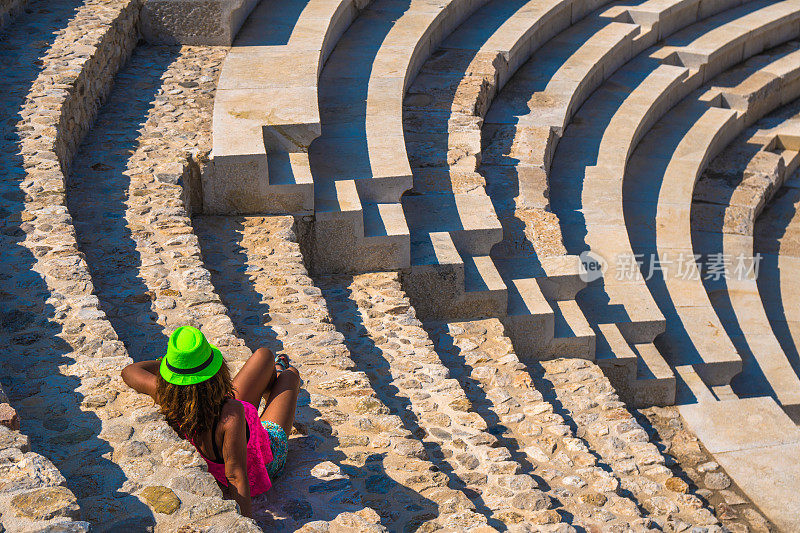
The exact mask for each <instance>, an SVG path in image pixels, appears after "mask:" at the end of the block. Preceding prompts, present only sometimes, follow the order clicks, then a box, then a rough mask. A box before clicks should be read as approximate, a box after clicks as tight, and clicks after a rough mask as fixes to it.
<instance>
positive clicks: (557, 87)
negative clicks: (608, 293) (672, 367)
mask: <svg viewBox="0 0 800 533" xmlns="http://www.w3.org/2000/svg"><path fill="white" fill-rule="evenodd" d="M730 4H733V3H730ZM675 5H676V3H674V2H673V3H663V2H662V3H659V4H657V5H656V4H655V3H653V4H651V3H649V2H646V3H644V4H642V5H641V6H639V7H640V8H641V9H643V10H645V11H648V12H653V13H661V12H663V15H662V16H663V18H664V20H665V25H663V26H662V29H661V30H660V31H662V32H663V35H667V34H669V33H671V32H672V31H674V30H675V29H677V28H678V27H680V26H679V25H676V24H675V23H674V22H673V19H674V18H675V15H674V12H675V10H674V9H673V8H674V6H675ZM727 6H728V4H727V3H726V4H720V5H716V7H715V9H716V10H722V9H725V8H726V7H727ZM695 7H696V3H695ZM627 9H629V8H625V7H619V6H617V7H614V8H601V9H598V10H597V11H595V12H594V13H592V14H591V15H589V16H588V17H586V18H585V19H584V20H582V21H580V22H579V23H577V24H575V25H573V26H572V27H570V28H569V29H567V30H566V31H564V32H562V33H560V34H558V36H557V37H555V38H554V39H552V40H551V41H549V42H548V43H547V46H544V47H542V48H541V49H540V50H539V51H537V52H535V53H534V55H533V57H532V58H531V60H530V61H529V62H528V63H527V64H526V65H524V66H523V67H522V68H521V69H520V70H519V71H518V72H517V74H516V75H515V76H514V77H513V78H512V81H511V83H510V84H509V85H508V86H507V87H506V88H505V89H504V90H503V92H502V93H501V96H500V98H499V99H497V100H496V101H495V102H494V104H493V105H492V106H491V108H490V110H489V112H488V114H487V116H486V123H485V124H484V126H483V132H482V134H483V152H482V165H481V167H480V169H479V170H480V172H481V174H482V175H483V176H484V177H485V178H486V182H487V190H488V192H489V195H490V197H491V198H492V201H493V203H494V206H495V208H496V210H497V212H498V214H499V215H500V221H501V223H502V225H503V228H504V240H503V242H502V244H501V245H500V246H498V247H496V248H495V250H494V252H493V259H494V260H495V262H496V264H497V265H498V268H499V270H500V272H501V275H502V276H503V277H504V279H505V280H506V281H507V283H508V284H509V286H511V285H513V284H514V283H513V280H515V279H520V278H521V277H524V276H520V271H522V272H527V274H528V275H529V276H532V277H536V278H537V280H538V282H539V283H540V284H541V285H542V289H543V290H544V292H545V294H546V295H547V297H548V298H549V299H551V300H568V299H572V298H574V297H575V294H576V293H577V292H578V291H579V290H580V289H582V288H583V287H584V286H585V282H583V281H582V280H581V276H580V273H581V269H582V265H581V264H580V261H579V260H578V258H577V257H575V256H569V255H566V250H565V249H564V247H563V245H562V243H561V232H560V228H559V226H558V222H557V220H555V219H554V217H553V215H552V214H550V213H548V210H549V200H548V192H547V181H548V178H547V176H548V174H549V172H550V164H551V160H552V154H553V152H554V151H555V148H556V144H557V142H558V140H559V138H560V136H561V135H562V134H563V130H564V128H565V127H566V125H567V123H568V122H569V120H570V119H571V117H572V115H573V114H574V112H575V111H576V110H577V108H578V107H580V105H581V104H582V103H583V102H584V101H585V100H586V98H588V96H589V94H590V93H591V92H592V91H593V90H594V89H596V88H597V87H598V86H599V85H600V84H601V83H602V82H603V80H604V79H606V78H608V77H609V76H611V75H612V74H613V73H614V72H615V70H616V69H618V68H619V67H620V66H621V65H623V64H624V63H625V62H627V61H628V60H629V59H630V58H631V57H632V56H633V55H635V54H636V53H638V52H639V51H641V50H642V49H643V48H644V47H646V46H647V45H648V44H649V42H650V41H649V40H648V38H644V39H642V38H641V37H642V34H641V32H642V31H644V32H645V34H647V35H650V34H651V33H654V32H655V33H658V31H659V30H658V29H657V25H655V24H653V23H652V20H651V21H650V23H648V24H646V25H645V26H643V27H640V26H639V25H638V24H634V23H631V22H633V21H632V20H631V19H630V17H629V15H628V13H627ZM631 9H632V8H631ZM695 11H697V10H695ZM713 12H714V10H711V11H708V12H704V13H699V12H696V13H694V18H692V19H691V20H690V21H686V22H685V23H684V24H686V23H689V22H694V20H696V19H697V18H698V17H700V16H707V15H708V14H710V13H713ZM656 18H657V17H656ZM614 20H619V21H624V22H615V21H614ZM670 28H672V29H670ZM514 194H516V197H514V196H513V195H514ZM525 256H529V257H525ZM530 256H534V257H530ZM523 265H528V266H523ZM559 278H560V279H559ZM555 280H558V282H555V283H551V282H553V281H555ZM547 285H550V287H547ZM559 285H560V286H561V288H562V289H563V288H564V287H565V286H567V287H570V286H571V287H570V289H568V290H561V291H559V292H560V294H557V295H556V294H551V288H552V287H554V286H555V287H558V286H559ZM589 291H590V292H591V289H590V290H589ZM604 296H605V294H602V295H600V297H601V298H602V297H604ZM589 297H590V296H589ZM576 311H579V309H577V308H576ZM513 315H514V313H509V316H513ZM556 316H558V315H556ZM574 316H575V317H576V318H577V316H578V315H574ZM626 318H629V317H622V318H621V320H625V319H626ZM580 322H581V323H582V326H583V329H584V331H586V332H587V333H589V332H591V330H590V329H589V328H588V324H586V321H585V319H582V317H581V320H580ZM507 327H508V328H509V334H511V335H512V337H514V339H515V342H517V343H518V344H520V343H521V342H522V341H521V340H519V339H518V335H517V334H515V333H516V332H517V328H516V327H515V325H514V324H512V323H511V319H510V318H509V321H508V323H507ZM592 335H594V334H593V333H592V334H591V335H586V336H585V338H587V339H588V338H589V337H590V336H592ZM580 337H581V335H578V336H577V338H580ZM591 342H592V345H591V347H590V350H589V352H588V353H589V354H591V353H592V352H593V349H594V348H593V341H591ZM554 346H557V344H555V345H554ZM560 348H562V347H560ZM518 349H519V351H520V353H521V354H525V353H528V352H527V351H526V350H525V349H523V348H522V347H521V346H520V348H518ZM538 351H539V353H540V355H544V356H546V354H547V351H546V350H544V351H542V350H541V349H540V350H538ZM670 379H672V378H671V377H670V378H668V380H667V381H669V380H670ZM672 381H673V382H674V379H672Z"/></svg>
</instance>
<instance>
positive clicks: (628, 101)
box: [550, 4, 795, 384]
mask: <svg viewBox="0 0 800 533" xmlns="http://www.w3.org/2000/svg"><path fill="white" fill-rule="evenodd" d="M776 6H777V7H776ZM762 10H767V12H768V13H773V14H775V19H776V20H781V21H784V20H788V21H789V22H786V24H790V25H791V24H794V22H792V21H793V20H794V18H793V17H794V16H795V15H794V14H793V13H789V14H786V12H785V11H781V9H780V6H779V5H778V4H775V5H768V6H763V5H756V6H752V5H751V6H746V8H745V7H742V8H738V9H734V10H731V11H729V12H725V13H723V14H721V15H718V16H716V17H712V18H711V19H708V20H707V21H704V22H702V23H700V24H697V25H695V26H692V27H690V28H688V29H686V30H683V31H682V32H679V33H678V34H677V35H675V36H673V37H670V38H668V39H667V40H666V45H665V46H664V47H663V48H658V49H656V50H651V51H648V52H645V53H644V54H643V55H641V56H639V58H637V59H635V60H633V61H631V62H629V63H628V64H627V65H625V66H624V67H623V68H622V69H620V70H619V71H618V72H617V73H616V74H615V75H614V76H612V77H611V78H610V80H609V82H607V83H606V84H604V85H603V86H601V87H600V88H599V89H598V90H597V91H596V92H595V93H594V94H593V95H592V97H591V98H590V99H589V100H588V101H587V104H586V106H585V109H587V111H586V112H585V113H584V112H583V111H581V112H579V113H578V115H576V118H577V119H578V120H579V125H577V126H575V125H573V126H571V127H569V128H567V130H566V131H565V134H564V136H563V138H562V140H561V142H560V143H559V151H558V152H557V154H556V162H555V163H554V164H553V165H554V169H553V172H552V174H551V175H550V187H551V194H550V199H551V202H552V204H553V207H554V211H555V212H556V214H558V215H559V221H560V223H561V227H562V232H563V233H564V235H565V242H566V246H567V249H568V250H570V249H573V250H576V251H580V250H581V249H585V248H583V247H584V246H588V248H589V249H590V250H592V251H593V252H595V253H599V254H600V255H601V256H603V257H605V258H612V259H613V258H615V257H619V256H624V257H628V258H632V257H633V255H632V254H633V250H631V248H630V244H629V242H628V229H627V228H626V225H625V214H624V212H623V198H622V185H623V183H624V180H623V176H625V171H626V167H627V162H628V157H629V156H630V154H631V152H632V151H633V148H635V146H636V144H637V143H638V141H639V140H640V139H641V137H642V136H643V134H644V133H645V132H646V131H647V130H648V129H649V128H650V127H651V126H652V125H653V124H654V123H655V122H656V121H657V120H658V119H659V118H660V116H661V115H662V114H663V113H665V112H666V111H667V110H668V109H669V108H670V107H672V106H673V105H674V104H675V103H676V102H677V101H679V100H680V99H681V98H683V97H684V96H685V95H686V94H687V93H688V92H689V91H690V90H691V89H692V87H696V86H698V84H699V83H701V81H702V79H703V78H702V76H703V74H702V73H703V72H705V70H704V69H705V67H704V66H703V65H701V64H697V65H694V67H696V68H691V69H686V68H683V67H677V66H674V65H669V64H660V65H659V64H658V63H656V62H654V58H660V57H670V56H668V54H666V53H665V51H664V50H672V51H671V52H670V53H671V54H674V53H677V52H675V50H677V48H675V45H674V44H672V43H674V42H681V43H685V44H683V47H682V48H681V50H683V49H692V50H694V49H695V48H698V49H699V48H702V49H704V50H710V49H712V48H713V50H716V51H721V50H728V49H732V48H735V46H736V43H737V42H739V40H740V38H741V35H743V34H747V33H748V32H750V31H751V30H752V25H748V28H749V29H747V30H744V29H741V28H740V26H737V24H742V22H741V20H742V19H745V20H749V19H750V18H751V17H753V16H754V15H753V14H752V13H760V12H761V11H762ZM763 15H764V13H763V12H761V13H760V14H759V17H763ZM758 20H764V18H759V19H758ZM766 20H769V19H766ZM737 21H739V22H737ZM748 24H749V23H748ZM709 26H710V27H714V28H717V29H716V30H715V31H716V33H717V34H719V35H724V36H725V38H720V39H716V40H715V39H711V38H708V37H706V36H707V35H708V34H709V31H708V27H709ZM770 27H771V25H770V24H769V23H766V24H764V25H763V26H760V27H759V28H762V30H761V31H767V30H768V29H769V28H770ZM791 27H794V26H791ZM719 28H722V29H719ZM737 28H740V29H738V30H737ZM756 31H758V30H756ZM726 39H727V40H726ZM696 41H699V42H700V44H697V43H696ZM709 42H711V43H713V44H708V43H709ZM703 47H705V48H703ZM758 51H760V49H759V48H757V47H755V48H754V51H753V53H757V52H758ZM707 55H708V57H709V61H713V62H714V65H715V66H714V67H713V68H715V69H722V68H727V67H730V66H732V65H733V64H734V63H735V62H737V61H738V60H741V56H734V57H732V58H729V59H724V57H723V56H722V55H719V54H716V55H715V54H712V53H710V52H709V53H708V54H707ZM719 58H723V59H719ZM619 87H627V88H628V90H629V91H630V94H629V95H626V94H624V93H623V94H620V93H619V92H618V89H617V88H619ZM587 141H588V142H590V143H592V145H593V146H597V155H596V156H594V155H590V156H588V157H587V152H588V153H589V154H591V152H589V151H588V150H587V149H586V143H587ZM595 143H596V144H595ZM562 154H563V156H562ZM560 156H562V157H565V158H566V159H559V157H560ZM581 157H583V160H582V159H581ZM561 161H563V163H561ZM584 236H585V237H584ZM617 274H618V273H617V272H614V271H613V270H612V269H609V270H607V271H606V273H605V275H604V284H603V286H597V285H596V286H590V287H589V288H587V289H586V290H585V291H584V292H583V293H582V294H581V295H580V297H579V301H580V302H581V303H582V304H583V305H584V306H585V309H586V311H587V313H588V314H589V316H590V321H592V322H595V323H603V322H614V323H619V324H620V330H621V332H622V333H623V335H624V336H625V338H626V339H627V340H628V341H629V342H630V343H632V344H645V345H646V344H648V343H650V342H652V341H653V339H654V338H655V337H656V335H658V334H659V333H661V331H662V330H663V329H662V328H664V327H666V326H667V324H666V322H665V320H664V316H663V315H662V312H661V310H659V308H658V306H657V304H656V302H655V301H653V299H652V297H651V295H650V293H649V290H648V289H647V286H646V285H645V283H644V282H643V281H642V280H641V279H636V278H637V277H638V276H639V273H638V268H634V275H633V276H631V277H632V278H633V279H618V278H619V277H620V276H618V275H617ZM623 278H624V276H623ZM730 358H731V363H730V364H729V370H728V371H727V372H722V373H721V375H720V378H719V379H720V380H721V382H720V384H725V383H727V381H725V380H726V379H727V380H728V381H729V380H730V378H731V377H733V375H734V374H735V373H736V371H737V367H736V364H737V363H736V361H737V357H735V354H731V355H730ZM726 364H728V363H727V362H726V361H723V362H722V366H723V367H724V366H725V365H726ZM661 366H663V365H661Z"/></svg>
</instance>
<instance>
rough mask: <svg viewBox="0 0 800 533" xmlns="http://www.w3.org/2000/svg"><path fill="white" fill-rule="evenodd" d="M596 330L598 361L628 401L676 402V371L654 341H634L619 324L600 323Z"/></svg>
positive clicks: (631, 402) (647, 402)
mask: <svg viewBox="0 0 800 533" xmlns="http://www.w3.org/2000/svg"><path fill="white" fill-rule="evenodd" d="M596 330H597V351H596V362H597V365H598V366H599V367H600V368H601V369H602V370H603V373H604V374H605V375H606V377H608V380H609V381H610V382H611V383H612V384H613V385H614V390H615V391H616V392H617V394H619V395H620V397H621V398H622V399H623V400H625V402H626V403H627V404H628V405H631V406H650V405H671V404H672V403H674V401H675V395H676V378H675V375H674V373H673V371H672V370H671V368H670V366H669V365H668V364H667V363H666V361H664V358H663V357H662V356H661V354H660V352H659V350H658V349H657V348H656V347H655V346H654V345H653V344H652V343H647V344H633V345H631V344H630V343H628V341H627V340H626V339H625V337H624V336H623V335H622V332H621V331H620V329H619V325H618V324H598V325H597V326H596Z"/></svg>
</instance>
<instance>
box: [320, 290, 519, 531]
mask: <svg viewBox="0 0 800 533" xmlns="http://www.w3.org/2000/svg"><path fill="white" fill-rule="evenodd" d="M315 282H316V285H317V286H319V287H320V288H321V289H322V295H323V297H324V298H325V301H326V303H327V305H328V309H329V310H330V313H331V316H332V317H333V319H334V325H335V326H336V330H337V331H338V332H339V333H341V334H342V335H344V337H345V344H346V345H347V348H348V350H349V351H350V355H351V357H352V359H353V361H354V362H355V363H356V365H357V369H358V370H360V371H363V372H365V373H366V374H367V376H369V379H370V382H371V383H372V388H373V389H374V390H375V392H376V394H377V395H378V399H379V400H380V401H381V402H382V403H383V404H384V405H386V406H387V407H388V408H389V409H390V410H391V413H392V414H395V415H398V416H399V417H400V419H401V420H402V421H403V429H406V430H408V431H410V432H411V434H412V435H414V436H415V437H416V438H417V439H419V440H420V441H422V444H423V446H424V448H425V452H426V455H427V457H428V459H429V460H430V461H431V462H432V463H433V464H434V465H435V466H436V467H437V468H439V469H440V470H441V471H442V472H443V473H444V474H446V475H447V477H448V479H449V483H448V486H449V487H450V488H452V489H456V490H460V491H462V492H463V493H465V494H466V495H467V497H468V498H469V499H470V500H471V501H472V503H473V504H474V505H475V508H476V511H477V512H479V513H481V514H483V515H484V516H487V517H491V516H492V510H491V509H490V508H489V507H488V506H487V505H486V504H485V503H484V501H483V499H482V497H481V495H480V494H479V493H477V492H476V491H473V490H470V489H469V488H468V487H467V485H468V484H467V482H466V481H465V480H463V479H461V478H460V477H459V476H458V474H456V473H455V472H454V469H453V466H452V465H451V464H450V462H449V461H450V459H449V458H448V455H449V454H448V453H447V452H446V451H445V450H443V449H442V448H441V447H440V446H439V444H438V443H436V442H434V441H433V440H432V439H426V437H428V436H429V435H428V432H427V430H426V429H425V427H423V425H422V424H421V422H420V420H419V418H418V416H417V415H416V414H415V412H414V410H413V408H412V403H411V399H410V398H409V392H408V391H401V390H399V389H398V387H397V386H396V385H395V383H394V381H395V379H394V376H393V373H392V369H391V361H392V359H391V355H389V354H387V353H385V352H384V351H383V350H382V349H381V348H380V347H378V345H377V344H376V340H375V339H374V338H373V336H372V335H371V334H370V332H369V331H367V329H366V327H365V325H364V323H363V321H362V318H361V314H360V313H361V310H360V309H359V303H357V302H356V300H355V299H354V295H353V292H352V289H351V288H350V285H351V284H352V283H353V277H352V276H347V275H341V276H316V277H315ZM417 498H422V496H421V495H418V496H417ZM379 512H380V511H379ZM488 523H489V524H490V525H492V526H493V527H496V528H498V529H500V530H504V529H505V525H504V524H502V523H500V522H499V521H496V520H493V519H492V518H489V520H488Z"/></svg>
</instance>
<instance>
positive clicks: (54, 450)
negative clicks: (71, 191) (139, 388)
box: [0, 0, 257, 531]
mask: <svg viewBox="0 0 800 533" xmlns="http://www.w3.org/2000/svg"><path fill="white" fill-rule="evenodd" d="M139 9H140V1H139V0H114V1H108V0H87V1H86V2H84V3H83V5H82V6H81V7H80V8H79V9H78V10H77V11H76V12H75V14H74V16H72V18H71V20H70V22H69V24H68V26H67V27H66V28H65V29H63V30H59V32H58V37H57V38H56V39H55V41H54V42H53V44H52V46H51V47H50V48H49V50H48V52H47V53H46V55H45V56H43V57H41V58H40V59H39V61H41V66H40V69H39V74H38V76H37V77H36V79H35V81H33V84H32V86H31V88H30V90H29V92H28V95H27V97H26V98H25V102H24V104H23V105H22V107H21V109H19V110H18V112H19V117H20V120H19V122H18V123H17V124H16V127H15V132H16V133H15V137H16V143H15V144H16V145H17V146H16V148H15V150H14V153H18V155H17V156H16V158H17V161H18V164H15V165H14V166H13V167H9V168H10V170H11V172H10V173H9V175H8V176H6V177H5V178H4V179H3V181H2V182H0V187H1V188H2V192H3V198H2V199H0V202H1V203H2V206H0V207H2V214H3V217H2V219H0V227H2V230H3V231H2V232H0V240H2V243H0V244H2V250H3V255H4V264H6V265H11V269H10V270H9V271H7V272H6V271H5V270H4V277H3V280H4V286H3V294H2V296H3V299H2V303H1V304H0V305H2V307H1V308H0V311H2V318H3V323H2V324H1V326H2V328H3V329H4V330H6V331H4V335H1V336H0V345H2V346H0V348H1V349H2V351H3V356H2V357H3V359H2V361H3V374H4V376H5V377H4V380H5V381H6V383H7V384H8V385H9V386H8V394H9V396H10V397H11V403H12V405H14V407H16V408H17V409H18V410H19V411H20V415H21V417H22V420H23V430H26V432H27V430H30V432H31V433H30V434H31V435H35V437H31V445H32V446H33V447H34V449H39V447H42V448H43V449H47V450H48V456H50V455H51V454H52V458H53V462H55V463H57V464H58V465H59V466H58V469H56V467H54V466H53V464H52V463H51V462H50V461H48V460H47V459H45V458H43V457H42V456H40V455H38V454H35V453H32V452H30V451H28V448H29V446H30V445H29V444H28V440H27V437H25V436H23V435H21V434H19V433H18V432H14V431H11V430H8V429H6V428H3V427H0V450H2V451H0V479H2V482H1V483H0V513H2V514H1V515H0V521H2V527H0V529H2V528H3V527H4V528H5V530H6V531H18V530H23V529H24V530H37V531H38V530H41V529H42V528H43V527H44V526H46V525H47V522H42V520H45V521H47V520H49V521H50V522H54V521H61V522H63V521H64V520H65V519H67V520H69V519H70V518H71V517H77V516H79V515H83V516H84V517H89V518H90V520H91V521H92V522H94V523H95V524H96V525H97V524H105V525H108V524H109V523H111V520H118V521H119V520H121V521H122V522H120V523H119V524H118V526H119V527H127V528H130V529H131V530H140V528H144V527H151V526H152V525H153V524H154V523H156V522H158V521H161V520H160V518H163V517H165V516H166V518H167V520H166V521H167V522H168V523H170V524H172V526H171V527H174V528H177V526H178V523H180V524H184V523H190V522H191V523H194V524H199V526H198V527H220V528H223V529H224V530H231V529H236V530H238V531H250V530H257V528H256V526H255V524H254V523H253V522H252V521H249V520H245V519H243V518H242V517H241V516H240V515H239V514H238V513H237V512H236V507H235V504H233V503H232V502H225V501H223V500H222V499H221V498H220V497H219V494H218V493H219V490H218V489H217V488H216V485H215V484H214V483H213V480H211V478H210V476H209V475H208V474H207V473H205V472H204V469H205V464H204V463H203V461H202V459H200V457H199V455H198V454H197V453H196V451H195V450H194V449H193V447H191V446H190V445H189V444H188V443H185V442H182V441H180V439H178V438H177V436H176V435H175V434H174V432H172V430H171V429H169V427H168V426H166V424H165V423H164V421H163V419H162V418H161V417H160V416H158V413H157V411H156V409H155V408H154V407H153V406H152V402H149V404H150V405H144V404H142V405H134V406H131V405H122V404H120V403H119V402H115V399H116V398H117V396H118V395H119V391H120V390H121V389H122V387H124V385H123V384H122V383H121V380H120V377H119V372H120V370H121V369H122V368H123V367H124V366H125V365H126V364H128V363H130V362H131V358H130V357H129V356H128V354H127V352H126V350H125V347H124V346H123V344H122V343H121V342H120V341H119V340H118V339H117V335H116V332H115V331H114V329H113V327H112V326H111V324H110V322H109V321H108V319H107V317H106V315H105V313H104V311H103V310H102V309H101V308H100V306H99V300H98V298H97V297H96V296H95V295H94V294H93V293H94V286H93V283H92V278H91V276H90V274H89V271H88V268H87V264H86V262H85V259H84V257H83V254H82V253H81V252H80V251H79V247H78V244H77V242H76V238H75V231H74V228H73V225H72V219H71V217H70V214H69V212H68V210H67V207H66V192H65V186H66V183H65V181H66V179H65V176H66V175H67V172H68V169H69V167H70V165H71V160H72V158H73V155H74V154H75V152H76V149H77V147H78V146H79V144H80V143H81V141H82V139H83V137H84V136H85V135H86V132H87V131H88V130H89V128H91V127H92V124H93V122H94V119H95V117H96V115H97V111H98V109H99V107H100V106H101V105H102V104H103V102H104V100H105V97H106V96H107V94H108V93H109V90H110V89H111V87H112V84H113V79H114V75H115V74H116V72H117V71H118V70H119V68H120V67H121V66H122V64H124V63H125V61H127V59H128V57H129V56H130V53H131V51H132V49H133V47H134V46H135V44H136V41H137V39H138V29H137V22H138V16H139ZM37 64H39V63H38V62H37ZM13 265H21V266H22V267H26V268H14V267H13ZM6 332H7V333H8V335H5V333H6ZM123 412H124V413H127V414H128V415H129V416H130V417H132V420H133V421H134V422H133V426H135V427H131V423H130V422H127V421H125V422H123V423H119V420H120V419H119V417H120V416H121V415H122V414H123ZM100 428H102V431H101V429H100ZM137 435H138V436H139V437H137ZM137 439H140V440H137ZM142 441H148V442H156V443H159V444H157V445H155V446H154V447H153V449H151V448H150V447H148V446H147V445H144V444H143V442H142ZM121 449H124V450H127V453H121V451H120V450H121ZM59 450H61V451H60V452H59ZM120 458H121V459H122V460H121V461H120ZM112 459H113V462H112ZM117 461H120V462H119V464H115V463H116V462H117ZM148 468H150V469H151V471H152V472H153V475H152V476H151V478H152V479H151V481H153V482H152V483H150V485H154V486H149V487H144V488H143V485H141V484H135V483H133V484H132V483H129V482H128V481H126V479H129V478H130V477H132V476H133V475H134V474H136V473H140V472H142V471H148V470H147V469H148ZM59 470H60V472H59ZM62 473H63V474H64V475H62ZM165 475H169V476H170V477H181V476H183V477H182V479H184V480H185V491H176V492H177V496H176V492H173V491H171V490H170V489H166V487H160V486H158V485H159V484H158V483H155V482H156V481H158V480H162V482H163V480H164V478H165ZM65 477H66V478H67V479H66V486H67V487H69V488H65V487H64V486H62V485H64V484H65ZM209 483H210V485H213V488H214V491H211V493H210V494H209V495H208V496H205V497H201V496H198V495H197V494H198V490H196V489H198V487H199V490H200V492H202V491H203V490H205V487H207V486H209ZM187 491H188V492H187ZM134 493H135V494H134ZM76 496H77V500H78V503H79V504H80V509H79V506H78V503H76ZM179 497H180V498H182V499H179ZM175 500H178V502H179V506H180V503H185V505H183V508H184V511H183V512H182V513H180V514H179V515H175V516H171V517H170V516H168V514H169V513H167V512H168V511H169V510H170V509H171V508H172V507H174V505H175V503H176V502H175ZM173 512H174V511H173ZM165 513H166V515H165ZM26 517H27V518H29V519H31V520H38V521H39V522H31V521H26V520H25V518H26ZM175 518H177V519H178V521H177V522H176V521H174V520H172V521H170V520H171V519H175ZM67 527H68V530H70V531H84V530H87V529H88V524H86V523H73V524H72V525H69V526H67ZM171 527H170V526H168V529H169V530H174V529H171Z"/></svg>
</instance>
